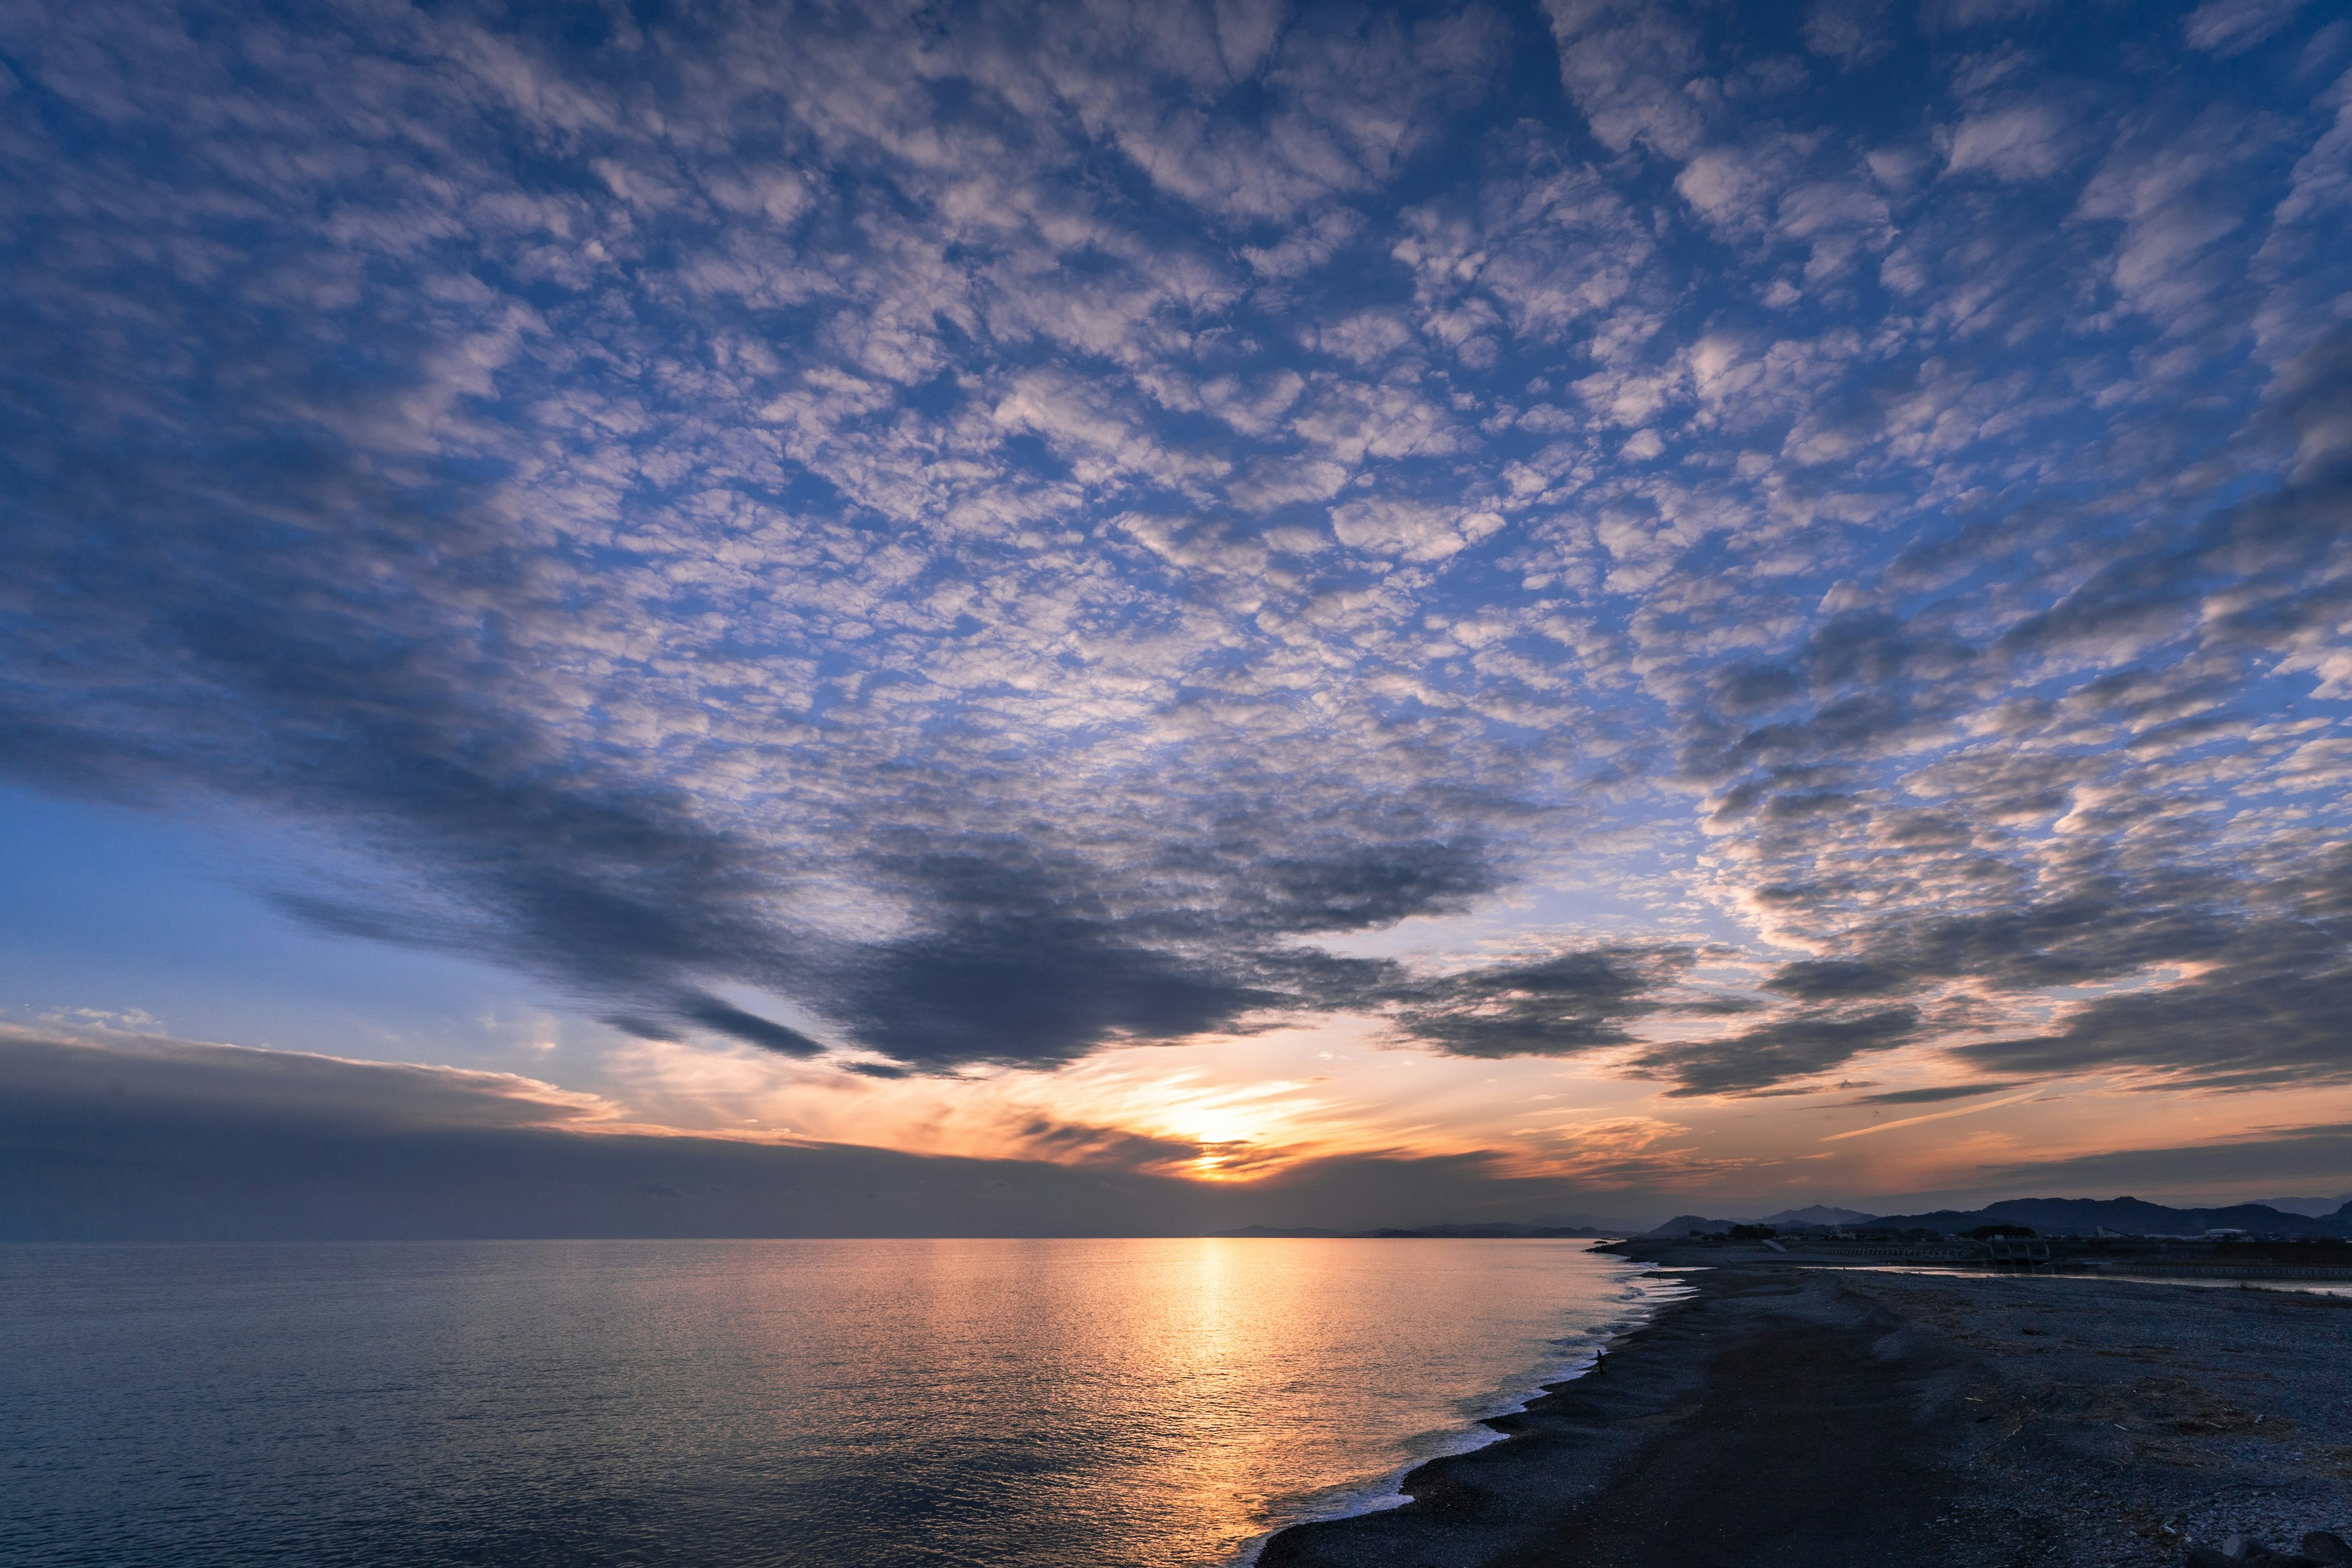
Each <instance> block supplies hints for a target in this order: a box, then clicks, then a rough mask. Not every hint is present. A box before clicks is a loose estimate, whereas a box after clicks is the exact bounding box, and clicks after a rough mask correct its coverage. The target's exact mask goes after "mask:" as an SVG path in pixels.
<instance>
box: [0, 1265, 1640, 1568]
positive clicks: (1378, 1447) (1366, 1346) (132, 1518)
mask: <svg viewBox="0 0 2352 1568" xmlns="http://www.w3.org/2000/svg"><path fill="white" fill-rule="evenodd" d="M1586 1245H1588V1244H1584V1243H1578V1242H1557V1241H1274V1240H1233V1241H1218V1240H1146V1241H731V1242H730V1241H709V1242H667V1241H664V1242H487V1243H481V1242H475V1243H410V1244H374V1245H352V1246H343V1245H322V1246H280V1247H7V1248H0V1342H5V1346H6V1351H5V1354H0V1477H4V1478H5V1492H6V1494H7V1496H8V1498H9V1499H10V1501H9V1503H8V1504H7V1506H6V1507H5V1509H0V1561H5V1562H8V1563H107V1564H121V1563H171V1564H175V1565H180V1564H203V1563H235V1564H247V1563H305V1564H311V1563H370V1564H373V1563H484V1564H488V1563H496V1564H502V1565H511V1564H528V1563H564V1564H577V1563H695V1564H749V1563H772V1564H793V1565H798V1564H811V1565H814V1564H824V1565H825V1568H865V1565H867V1564H873V1565H890V1568H896V1565H898V1564H908V1563H917V1564H919V1563H974V1564H988V1565H990V1568H999V1565H1008V1564H1020V1565H1027V1564H1038V1565H1045V1564H1055V1565H1061V1564H1069V1565H1072V1568H1076V1565H1079V1564H1084V1565H1087V1568H1099V1565H1102V1564H1138V1565H1146V1564H1148V1565H1152V1568H1158V1565H1161V1564H1215V1563H1230V1562H1233V1561H1234V1560H1235V1558H1236V1556H1237V1555H1240V1554H1243V1553H1244V1552H1246V1551H1247V1550H1249V1549H1250V1548H1251V1545H1252V1542H1254V1541H1255V1540H1256V1539H1257V1538H1259V1537H1261V1536H1262V1535H1263V1534H1264V1533H1265V1531H1269V1530H1271V1529H1273V1528H1276V1527H1278V1526H1279V1525H1282V1524H1285V1523H1287V1522H1290V1521H1294V1520H1297V1519H1301V1518H1307V1517H1321V1516H1325V1515H1328V1514H1331V1513H1337V1512H1347V1511H1353V1510H1360V1509H1361V1508H1364V1507H1367V1506H1370V1505H1371V1504H1372V1503H1373V1501H1374V1500H1376V1499H1377V1498H1378V1497H1379V1496H1380V1495H1381V1494H1382V1493H1390V1494H1392V1491H1393V1488H1392V1485H1391V1484H1390V1483H1392V1481H1393V1479H1394V1477H1395V1476H1396V1475H1397V1473H1398V1472H1399V1471H1400V1470H1401V1469H1402V1467H1404V1466H1405V1465H1407V1464H1408V1463H1411V1462H1414V1461H1417V1460H1419V1459H1421V1458H1426V1457H1428V1456H1430V1455H1433V1454H1435V1453H1439V1452H1443V1451H1447V1450H1450V1449H1457V1448H1461V1447H1470V1446H1473V1445H1474V1443H1475V1435H1474V1434H1473V1433H1471V1432H1470V1431H1469V1430H1467V1428H1468V1424H1469V1423H1470V1422H1472V1421H1473V1420H1475V1417H1477V1416H1478V1415H1486V1414H1492V1413H1493V1412H1495V1411H1496V1410H1498V1409H1503V1408H1508V1407H1510V1406H1512V1405H1514V1404H1515V1403H1516V1402H1517V1398H1518V1397H1519V1396H1521V1395H1523V1394H1526V1393H1528V1392H1529V1391H1531V1390H1532V1389H1533V1388H1534V1386H1535V1385H1536V1384H1538V1383H1540V1382H1543V1381H1547V1380H1549V1379H1556V1378H1557V1377H1558V1376H1559V1375H1560V1374H1561V1373H1563V1372H1564V1371H1566V1370H1567V1369H1568V1368H1570V1367H1572V1366H1575V1365H1577V1364H1580V1363H1583V1362H1585V1361H1588V1360H1589V1359H1590V1353H1591V1345H1592V1343H1593V1342H1594V1341H1595V1339H1596V1338H1598V1337H1600V1336H1601V1335H1604V1334H1605V1333H1607V1332H1609V1331H1612V1330H1614V1329H1618V1328H1622V1327H1623V1326H1625V1325H1627V1324H1629V1323H1631V1322H1633V1321H1638V1320H1639V1319H1640V1318H1641V1317H1643V1316H1644V1315H1645V1314H1646V1311H1647V1310H1648V1306H1649V1305H1650V1304H1651V1303H1652V1302H1654V1300H1655V1299H1657V1298H1658V1297H1659V1296H1661V1295H1663V1294H1664V1293H1666V1292H1669V1291H1672V1290H1674V1289H1675V1286H1674V1285H1672V1284H1671V1282H1669V1281H1667V1280H1664V1279H1656V1278H1655V1277H1650V1278H1646V1279H1645V1278H1643V1277H1642V1276H1638V1275H1637V1274H1636V1273H1635V1272H1634V1270H1633V1268H1631V1267H1630V1266H1628V1265H1625V1264H1623V1263H1621V1262H1619V1261H1618V1260H1616V1259H1613V1258H1602V1257H1597V1256H1594V1255H1592V1254H1591V1253H1589V1252H1587V1251H1585V1250H1584V1247H1585V1246H1586Z"/></svg>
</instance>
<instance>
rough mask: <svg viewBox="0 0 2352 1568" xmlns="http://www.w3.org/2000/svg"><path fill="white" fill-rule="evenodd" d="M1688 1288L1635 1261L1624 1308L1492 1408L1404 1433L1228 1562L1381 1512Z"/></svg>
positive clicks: (1571, 1339)
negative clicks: (1432, 1465)
mask: <svg viewBox="0 0 2352 1568" xmlns="http://www.w3.org/2000/svg"><path fill="white" fill-rule="evenodd" d="M1694 1289H1695V1288H1694V1287H1693V1286H1691V1285H1689V1284H1687V1283H1685V1281H1683V1280H1682V1279H1680V1278H1678V1277H1677V1276H1676V1275H1675V1274H1672V1273H1668V1272H1666V1271H1664V1270H1663V1269H1661V1268H1658V1266H1657V1265H1655V1264H1654V1263H1643V1264H1638V1265H1635V1266H1634V1268H1633V1273H1632V1274H1631V1275H1630V1276H1629V1277H1628V1278H1627V1279H1626V1282H1625V1290H1624V1293H1623V1295H1622V1298H1621V1299H1622V1301H1623V1303H1624V1305H1625V1308H1626V1310H1625V1312H1624V1313H1623V1315H1622V1316H1620V1317H1615V1318H1612V1319H1610V1320H1608V1321H1604V1322H1601V1323H1597V1324H1595V1325H1593V1326H1592V1327H1591V1328H1590V1329H1586V1330H1582V1331H1578V1332H1576V1333H1572V1334H1569V1335H1565V1336H1563V1337H1562V1338H1560V1339H1558V1340H1555V1341H1553V1342H1552V1344H1553V1347H1554V1352H1555V1353H1554V1354H1552V1355H1550V1356H1548V1357H1546V1358H1545V1359H1544V1360H1543V1361H1542V1362H1540V1363H1538V1364H1537V1366H1536V1367H1535V1368H1534V1369H1532V1371H1531V1372H1530V1373H1528V1383H1527V1384H1525V1385H1524V1386H1523V1387H1521V1388H1520V1389H1519V1390H1518V1391H1517V1392H1515V1393H1510V1394H1504V1395H1501V1396H1500V1397H1499V1398H1498V1399H1497V1400H1496V1402H1495V1403H1494V1405H1492V1407H1491V1408H1486V1409H1481V1410H1480V1411H1479V1412H1478V1414H1477V1415H1474V1416H1472V1417H1471V1418H1470V1421H1469V1424H1468V1425H1466V1426H1462V1427H1459V1428H1456V1429H1454V1430H1452V1431H1448V1432H1443V1433H1423V1434H1420V1435H1419V1436H1416V1437H1411V1438H1407V1439H1406V1440H1405V1441H1406V1446H1407V1447H1410V1448H1412V1457H1411V1458H1408V1459H1406V1460H1405V1462H1404V1463H1402V1464H1401V1465H1399V1466H1397V1467H1396V1468H1394V1469H1392V1470H1390V1471H1389V1472H1387V1473H1386V1474H1384V1475H1382V1476H1381V1478H1380V1479H1377V1480H1374V1481H1370V1482H1369V1483H1367V1484H1365V1485H1364V1486H1361V1487H1354V1488H1350V1489H1347V1490H1345V1491H1341V1492H1339V1493H1336V1494H1333V1495H1331V1496H1329V1497H1327V1498H1325V1499H1323V1500H1321V1501H1319V1502H1318V1503H1315V1504H1312V1505H1310V1506H1308V1507H1307V1509H1305V1510H1302V1511H1301V1512H1300V1513H1298V1514H1297V1516H1296V1517H1295V1518H1291V1519H1286V1520H1285V1521H1282V1522H1281V1523H1280V1524H1278V1525H1276V1526H1275V1527H1274V1528H1273V1529H1272V1530H1269V1531H1265V1533H1264V1534H1263V1535H1258V1536H1255V1537H1253V1538H1252V1539H1251V1540H1250V1541H1249V1542H1247V1543H1246V1544H1245V1545H1244V1546H1243V1548H1242V1549H1241V1551H1240V1552H1239V1553H1238V1554H1236V1555H1235V1556H1234V1559H1233V1562H1232V1563H1231V1568H1256V1563H1257V1560H1258V1554H1259V1553H1260V1552H1264V1551H1265V1543H1266V1542H1269V1541H1271V1540H1273V1539H1274V1538H1275V1537H1276V1536H1277V1535H1279V1534H1281V1533H1282V1532H1283V1531H1286V1530H1287V1529H1289V1528H1290V1527H1291V1526H1292V1525H1294V1524H1319V1523H1321V1522H1323V1521H1327V1520H1334V1519H1353V1518H1355V1517H1357V1516H1358V1515H1360V1514H1367V1513H1385V1512H1386V1511H1388V1510H1390V1509H1392V1508H1402V1507H1403V1506H1404V1505H1405V1504H1407V1503H1409V1502H1411V1501H1412V1498H1411V1497H1409V1496H1407V1495H1406V1493H1405V1491H1404V1489H1403V1488H1404V1479H1405V1477H1406V1476H1408V1475H1410V1474H1412V1472H1413V1471H1414V1470H1416V1469H1419V1468H1421V1467H1422V1466H1423V1465H1425V1464H1427V1463H1429V1461H1431V1460H1432V1459H1445V1458H1453V1457H1454V1456H1455V1455H1457V1454H1469V1453H1475V1452H1476V1451H1477V1450H1478V1449H1480V1448H1484V1447H1490V1446H1492V1445H1494V1444H1496V1443H1500V1442H1503V1441H1506V1440H1507V1438H1508V1437H1509V1436H1510V1434H1508V1433H1507V1432H1497V1431H1496V1430H1495V1429H1494V1428H1493V1427H1491V1426H1486V1425H1485V1423H1486V1422H1488V1421H1491V1420H1493V1419H1494V1418H1495V1417H1496V1416H1497V1415H1517V1414H1519V1413H1520V1412H1521V1411H1523V1410H1525V1409H1526V1408H1527V1407H1528V1405H1531V1404H1533V1403H1534V1402H1535V1401H1536V1400H1537V1399H1538V1398H1540V1397H1542V1396H1543V1394H1545V1392H1546V1391H1547V1390H1549V1389H1550V1388H1552V1387H1553V1386H1555V1385H1557V1384H1563V1383H1571V1382H1574V1381H1575V1380H1576V1379H1578V1378H1580V1377H1582V1376H1583V1375H1584V1374H1585V1373H1589V1372H1591V1370H1592V1369H1593V1367H1594V1366H1596V1365H1598V1364H1599V1363H1600V1359H1601V1350H1602V1349H1603V1348H1604V1347H1606V1346H1607V1345H1609V1344H1610V1343H1611V1342H1613V1341H1615V1340H1618V1339H1620V1338H1622V1337H1623V1336H1624V1335H1626V1334H1629V1333H1631V1332H1633V1331H1634V1330H1636V1329H1638V1328H1640V1327H1642V1326H1643V1324H1645V1323H1647V1322H1648V1321H1650V1320H1651V1319H1652V1318H1654V1317H1655V1316H1656V1315H1657V1311H1658V1309H1659V1308H1661V1307H1663V1306H1664V1305H1666V1304H1667V1303H1668V1302H1671V1301H1679V1300H1682V1299H1683V1298H1685V1297H1686V1296H1688V1295H1690V1294H1692V1292H1693V1290H1694Z"/></svg>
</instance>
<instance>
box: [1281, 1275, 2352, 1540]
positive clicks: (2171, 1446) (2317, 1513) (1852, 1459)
mask: <svg viewBox="0 0 2352 1568" xmlns="http://www.w3.org/2000/svg"><path fill="white" fill-rule="evenodd" d="M1718 1257H1719V1254H1718ZM1710 1261H1713V1260H1712V1259H1711V1260H1710ZM1691 1278H1692V1281H1693V1283H1694V1284H1696V1286H1697V1287H1698V1293H1697V1294H1696V1296H1694V1297H1693V1298H1692V1299H1690V1300H1686V1301H1683V1302H1680V1303H1676V1304H1675V1305H1673V1306H1670V1307H1668V1308H1666V1309H1665V1310H1663V1311H1662V1312H1661V1313H1660V1315H1659V1316H1658V1317H1657V1318H1656V1319H1655V1320H1654V1321H1652V1322H1651V1323H1650V1324H1649V1325H1648V1326H1646V1327H1645V1328H1643V1329H1642V1330H1640V1331H1637V1332H1635V1333H1633V1334H1632V1335H1630V1336H1628V1337H1627V1338H1626V1339H1625V1340H1623V1341H1622V1342H1620V1343H1619V1344H1618V1345H1617V1346H1616V1347H1614V1348H1613V1349H1612V1352H1611V1354H1610V1356H1609V1358H1608V1362H1607V1368H1606V1370H1605V1372H1603V1373H1600V1374H1598V1375H1590V1376H1586V1377H1582V1378H1579V1379H1576V1380H1574V1381H1572V1382H1569V1383H1564V1384H1555V1385H1554V1386H1553V1388H1552V1389H1551V1391H1550V1392H1549V1394H1547V1395H1546V1396H1545V1397H1544V1398H1542V1399H1540V1400H1538V1402H1537V1403H1536V1404H1534V1405H1531V1406H1530V1407H1529V1408H1528V1411H1527V1412H1526V1413H1524V1414H1522V1415H1510V1416H1503V1417H1498V1418H1497V1419H1496V1421H1495V1422H1494V1423H1492V1425H1494V1426H1496V1428H1497V1429H1499V1430H1501V1431H1504V1432H1506V1433H1507V1434H1509V1435H1510V1437H1511V1440H1510V1441H1508V1442H1505V1443H1498V1444H1496V1445H1494V1446H1493V1447H1486V1448H1482V1449H1479V1450H1477V1451H1476V1452H1475V1453H1470V1454H1465V1455H1460V1456H1457V1457H1454V1458H1444V1459H1438V1460H1434V1461H1433V1462H1431V1463H1429V1464H1426V1465H1423V1466H1422V1467H1421V1468H1418V1469H1416V1470H1414V1471H1413V1472H1412V1474H1411V1475H1410V1476H1408V1477H1407V1478H1406V1481H1405V1489H1406V1491H1407V1492H1408V1493H1410V1494H1411V1495H1412V1498H1413V1501H1412V1503H1410V1504H1408V1505H1406V1506H1405V1507H1402V1508H1400V1509H1395V1510H1390V1511H1388V1512H1384V1513H1377V1514H1370V1515H1365V1516H1362V1517H1360V1518H1356V1519H1347V1520H1337V1521H1329V1522H1327V1523H1321V1524H1311V1525H1301V1526H1297V1527H1295V1528H1293V1529H1290V1530H1287V1531H1283V1532H1282V1533H1281V1534H1279V1535H1277V1536H1276V1537H1275V1538H1274V1539H1273V1540H1272V1541H1271V1542H1268V1543H1267V1545H1266V1548H1265V1552H1264V1554H1263V1555H1262V1556H1261V1558H1260V1559H1259V1561H1260V1563H1261V1565H1262V1568H1391V1565H1393V1568H1440V1565H1443V1568H1474V1565H1476V1568H1488V1565H1491V1568H1601V1565H1604V1564H1605V1565H1608V1568H1668V1565H1673V1568H1713V1565H1721V1568H1734V1565H1737V1568H1780V1565H1784V1564H1785V1565H1788V1568H1795V1565H1797V1564H1805V1565H1807V1568H1841V1565H1844V1564H1856V1565H1859V1564H1864V1563H1869V1564H1883V1563H1905V1564H1954V1565H1968V1568H1979V1565H1981V1568H1996V1565H2000V1568H2007V1565H2011V1564H2033V1563H2052V1564H2055V1563H2083V1564H2092V1563H2096V1564H2116V1565H2124V1564H2131V1565H2139V1564H2147V1565H2154V1564H2171V1563H2179V1562H2180V1560H2181V1557H2182V1555H2183V1552H2184V1551H2185V1549H2186V1548H2187V1546H2188V1544H2189V1542H2190V1541H2191V1540H2192V1539H2202V1540H2206V1541H2210V1542H2220V1541H2221V1540H2222V1539H2223V1538H2224V1537H2226V1536H2228V1535H2230V1534H2233V1533H2242V1534H2245V1535H2248V1536H2250V1537H2252V1538H2255V1539H2259V1540H2263V1541H2266V1542H2269V1543H2270V1544H2271V1545H2273V1546H2274V1547H2277V1548H2279V1549H2281V1550H2284V1551H2292V1550H2293V1549H2294V1542H2295V1541H2296V1540H2297V1539H2298V1538H2299V1537H2300V1536H2301V1535H2302V1533H2303V1532H2304V1531H2306V1530H2314V1529H2324V1530H2333V1531H2337V1532H2339V1533H2345V1534H2352V1302H2347V1301H2346V1300H2341V1299H2335V1298H2327V1297H2315V1296H2306V1295H2294V1294H2287V1293H2284V1292H2270V1291H2252V1290H2235V1289H2210V1288H2199V1287H2194V1286H2179V1285H2165V1284H2145V1283H2137V1282H2125V1281H2116V1280H2098V1279H2065V1278H2060V1279H1985V1278H1969V1277H1958V1276H1934V1275H1910V1274H1880V1273H1864V1272H1856V1271H1839V1270H1822V1269H1801V1268H1789V1267H1786V1266H1773V1265H1769V1264H1731V1265H1728V1266H1718V1267H1714V1268H1708V1269H1707V1270H1706V1271H1705V1272H1701V1273H1697V1274H1694V1275H1693V1276H1692V1277H1691Z"/></svg>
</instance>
